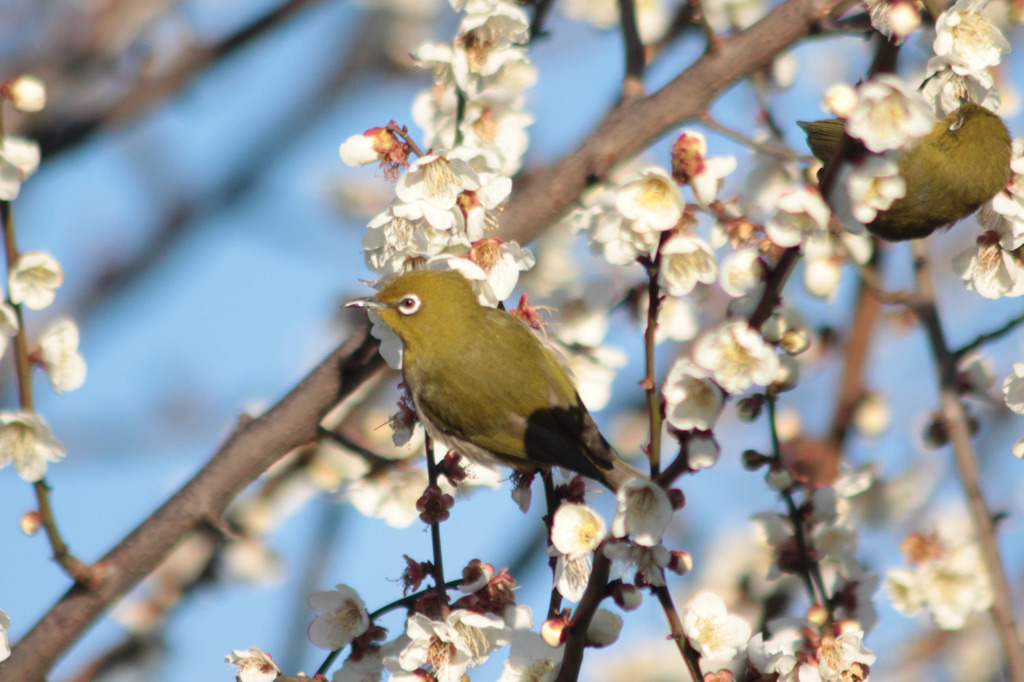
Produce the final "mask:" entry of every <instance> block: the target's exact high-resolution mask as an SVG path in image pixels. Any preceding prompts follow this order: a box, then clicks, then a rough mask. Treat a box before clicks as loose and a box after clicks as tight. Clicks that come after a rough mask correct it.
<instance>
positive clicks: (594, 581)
mask: <svg viewBox="0 0 1024 682" xmlns="http://www.w3.org/2000/svg"><path fill="white" fill-rule="evenodd" d="M604 547H605V542H602V543H601V544H600V545H599V546H598V548H597V549H596V550H594V564H593V566H592V567H591V571H590V581H589V582H588V583H587V590H586V592H584V593H583V599H581V600H580V603H579V606H577V607H576V612H575V613H574V614H573V616H572V620H571V621H570V622H569V625H568V626H566V630H567V631H568V632H569V635H568V636H567V637H566V639H565V654H564V655H563V657H562V667H561V669H560V670H559V671H558V678H557V682H574V681H575V680H576V679H578V678H579V676H580V666H581V665H583V648H584V647H585V646H586V644H587V628H589V627H590V621H591V619H592V618H593V617H594V613H596V612H597V607H598V606H599V605H600V604H601V600H602V599H604V597H605V592H606V588H607V587H608V576H609V574H610V572H611V565H612V562H611V559H609V558H608V557H606V556H605V554H604Z"/></svg>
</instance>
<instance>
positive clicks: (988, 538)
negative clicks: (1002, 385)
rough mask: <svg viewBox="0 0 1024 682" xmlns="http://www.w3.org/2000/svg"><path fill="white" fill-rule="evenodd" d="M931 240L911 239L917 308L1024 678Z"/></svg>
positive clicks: (1010, 662) (1014, 676) (1023, 681)
mask: <svg viewBox="0 0 1024 682" xmlns="http://www.w3.org/2000/svg"><path fill="white" fill-rule="evenodd" d="M927 245H928V241H927V240H924V239H916V240H914V242H913V244H912V245H911V248H912V249H913V254H914V274H915V281H916V284H917V293H918V295H919V300H918V303H917V305H915V306H914V309H915V312H916V313H917V315H918V317H919V318H920V320H921V325H922V326H923V327H924V328H925V331H926V332H927V334H928V343H929V346H930V347H931V350H932V357H933V358H934V360H935V371H936V374H937V375H938V381H939V401H940V409H941V413H942V421H943V423H944V424H945V427H946V432H947V434H948V436H949V442H950V445H951V446H952V447H953V459H954V461H955V462H956V465H957V469H958V471H959V473H960V484H961V486H963V490H964V497H965V498H966V501H967V508H968V511H969V512H970V517H971V524H972V525H973V527H974V532H975V534H976V535H977V536H978V544H979V545H980V546H981V553H982V556H983V557H984V560H985V568H986V570H987V571H988V578H989V582H990V583H991V585H992V592H993V598H992V607H991V608H990V609H989V611H990V613H991V615H992V624H993V625H994V626H995V629H996V633H997V634H998V635H999V643H1000V645H1001V647H1002V652H1003V661H1004V663H1005V665H1006V668H1007V672H1008V676H1007V679H1008V680H1011V681H1012V682H1024V646H1022V645H1021V641H1020V638H1019V636H1018V634H1017V624H1016V623H1015V621H1014V617H1013V601H1012V596H1011V593H1010V583H1009V581H1008V580H1007V578H1006V569H1005V567H1004V566H1003V560H1002V557H1001V556H1000V554H999V542H998V540H997V539H996V528H995V525H996V522H995V518H994V517H993V515H992V512H991V511H990V510H989V508H988V504H987V503H986V501H985V496H984V494H983V493H982V490H981V483H980V480H979V474H978V462H977V457H976V455H975V452H974V446H973V445H972V444H971V430H970V426H969V424H968V420H967V412H966V410H965V409H964V406H963V403H961V402H960V392H959V390H958V388H957V368H956V358H955V356H954V355H953V353H952V352H950V350H949V345H948V344H947V343H946V337H945V334H944V332H943V330H942V322H941V320H940V319H939V311H938V307H937V306H936V299H935V285H934V283H933V282H932V274H931V266H930V263H929V260H928V251H927V248H928V247H927Z"/></svg>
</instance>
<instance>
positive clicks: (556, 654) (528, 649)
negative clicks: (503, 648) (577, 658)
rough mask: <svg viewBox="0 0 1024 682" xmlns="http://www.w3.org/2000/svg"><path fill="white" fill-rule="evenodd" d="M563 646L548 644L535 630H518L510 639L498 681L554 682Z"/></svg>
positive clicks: (563, 650)
mask: <svg viewBox="0 0 1024 682" xmlns="http://www.w3.org/2000/svg"><path fill="white" fill-rule="evenodd" d="M564 653H565V647H558V648H557V649H555V648H552V647H550V646H548V645H547V644H546V643H545V642H544V640H543V639H541V636H540V635H538V634H537V633H536V632H520V633H519V634H517V635H516V638H515V639H513V640H512V646H511V648H510V649H509V654H508V660H507V661H505V668H504V669H503V670H502V671H501V677H499V678H498V682H554V680H555V677H557V675H558V671H559V670H560V668H561V665H562V655H563V654H564Z"/></svg>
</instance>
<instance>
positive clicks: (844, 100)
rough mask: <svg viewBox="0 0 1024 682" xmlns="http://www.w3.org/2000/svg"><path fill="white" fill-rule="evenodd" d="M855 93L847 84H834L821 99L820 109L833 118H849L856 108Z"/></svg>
mask: <svg viewBox="0 0 1024 682" xmlns="http://www.w3.org/2000/svg"><path fill="white" fill-rule="evenodd" d="M858 101H859V100H858V96H857V91H856V90H855V89H854V88H853V87H852V86H851V85H850V84H848V83H834V84H832V85H830V86H829V88H828V89H827V90H826V91H825V95H824V96H823V97H822V98H821V108H822V109H824V110H825V111H827V112H829V113H830V114H832V115H833V116H837V117H839V118H849V116H850V114H852V113H853V110H854V109H855V108H856V107H857V103H858Z"/></svg>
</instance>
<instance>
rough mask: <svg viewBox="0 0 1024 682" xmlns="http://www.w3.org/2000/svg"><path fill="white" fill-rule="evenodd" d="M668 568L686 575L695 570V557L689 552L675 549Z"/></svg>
mask: <svg viewBox="0 0 1024 682" xmlns="http://www.w3.org/2000/svg"><path fill="white" fill-rule="evenodd" d="M667 568H668V570H670V571H672V572H673V573H676V574H678V575H686V574H687V573H689V572H690V571H692V570H693V557H692V556H691V555H690V553H689V552H682V551H678V550H677V551H673V552H672V557H671V558H670V559H669V560H668V567H667Z"/></svg>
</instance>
